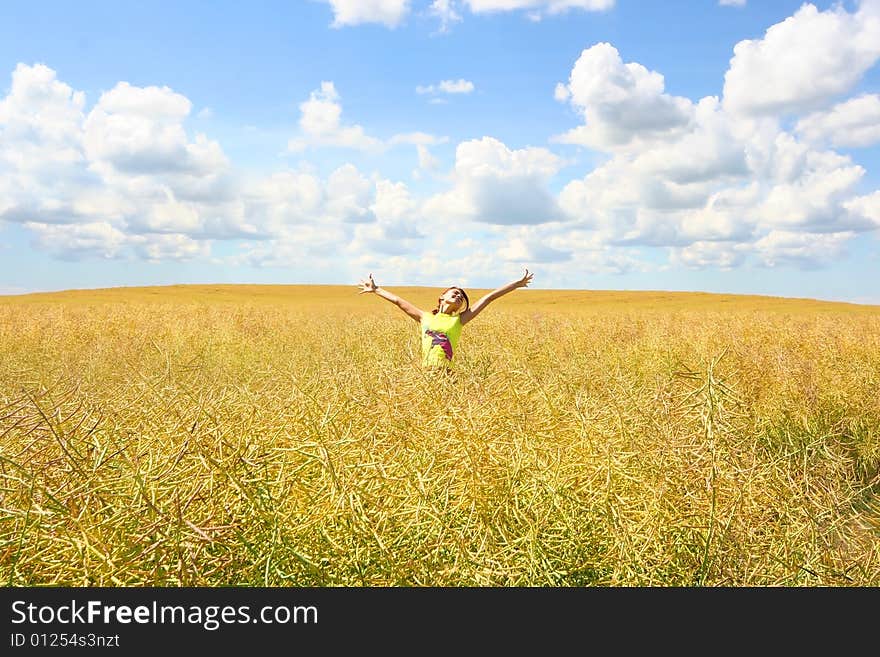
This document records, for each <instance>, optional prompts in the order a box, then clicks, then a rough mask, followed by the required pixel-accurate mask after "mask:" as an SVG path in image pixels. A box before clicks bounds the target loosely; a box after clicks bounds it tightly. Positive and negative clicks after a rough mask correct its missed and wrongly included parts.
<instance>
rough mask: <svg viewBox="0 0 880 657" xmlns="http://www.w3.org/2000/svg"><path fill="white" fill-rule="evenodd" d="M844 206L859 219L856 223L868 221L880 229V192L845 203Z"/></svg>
mask: <svg viewBox="0 0 880 657" xmlns="http://www.w3.org/2000/svg"><path fill="white" fill-rule="evenodd" d="M843 206H844V207H845V208H846V210H847V211H848V212H850V213H851V214H852V215H854V216H855V217H856V218H857V219H856V221H858V220H860V219H866V220H868V221H871V222H873V223H874V226H875V227H876V228H878V229H880V190H878V191H876V192H873V193H871V194H867V195H865V196H857V197H856V198H853V199H850V200H848V201H845V202H844V203H843Z"/></svg>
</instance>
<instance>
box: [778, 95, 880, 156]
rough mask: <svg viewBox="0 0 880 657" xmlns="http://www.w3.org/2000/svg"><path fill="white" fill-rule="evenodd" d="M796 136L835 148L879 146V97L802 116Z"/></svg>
mask: <svg viewBox="0 0 880 657" xmlns="http://www.w3.org/2000/svg"><path fill="white" fill-rule="evenodd" d="M795 132H796V133H797V134H798V136H800V137H801V138H802V139H804V140H805V141H809V142H813V143H816V144H820V145H821V144H830V145H831V146H835V147H864V146H871V145H873V144H877V143H880V96H878V95H877V94H864V95H861V96H859V97H857V98H851V99H849V100H847V101H844V102H842V103H839V104H837V105H835V106H834V107H832V108H831V109H830V110H828V111H825V112H816V113H813V114H810V115H808V116H805V117H804V118H802V119H801V120H799V121H798V122H797V125H796V126H795Z"/></svg>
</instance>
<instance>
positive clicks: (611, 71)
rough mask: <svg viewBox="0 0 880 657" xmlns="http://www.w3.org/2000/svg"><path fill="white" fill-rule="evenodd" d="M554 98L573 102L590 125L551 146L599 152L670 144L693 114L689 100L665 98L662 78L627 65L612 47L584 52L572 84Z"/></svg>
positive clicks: (559, 137) (604, 45)
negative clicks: (575, 146)
mask: <svg viewBox="0 0 880 657" xmlns="http://www.w3.org/2000/svg"><path fill="white" fill-rule="evenodd" d="M554 97H555V98H556V99H557V100H562V101H565V100H568V101H569V102H571V104H572V106H573V107H574V108H575V109H576V110H577V111H578V112H580V113H581V114H583V116H584V119H585V122H586V123H585V125H582V126H579V127H577V128H574V129H573V130H569V131H568V132H566V133H564V134H562V135H557V136H556V137H554V138H552V141H556V142H560V143H567V144H581V145H584V146H591V147H594V148H600V149H612V148H621V147H627V146H629V145H631V144H632V143H633V142H634V141H644V140H651V139H657V138H669V137H671V136H673V135H674V134H675V133H676V131H680V130H682V129H683V128H685V127H687V126H688V124H689V123H690V121H691V119H692V116H693V111H694V109H693V103H691V102H690V101H689V100H687V99H686V98H681V97H677V96H670V95H668V94H666V93H664V81H663V76H662V75H660V74H659V73H657V72H655V71H649V70H648V69H646V68H645V67H644V66H642V65H641V64H638V63H634V62H631V63H628V64H624V63H623V61H622V60H621V58H620V54H619V53H618V52H617V49H616V48H614V46H612V45H611V44H608V43H597V44H596V45H594V46H592V47H590V48H587V49H586V50H584V51H583V52H582V53H581V55H580V57H579V58H578V60H577V62H575V65H574V68H572V70H571V75H570V76H569V82H568V84H567V85H566V84H562V83H560V84H558V85H557V87H556V90H555V92H554Z"/></svg>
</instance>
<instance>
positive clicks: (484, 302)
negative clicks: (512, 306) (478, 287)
mask: <svg viewBox="0 0 880 657" xmlns="http://www.w3.org/2000/svg"><path fill="white" fill-rule="evenodd" d="M533 276H534V274H531V273H529V270H528V269H526V273H525V275H523V277H522V278H520V279H517V280H515V281H512V282H510V283H508V284H507V285H502V286H501V287H499V288H498V289H497V290H493V291H492V292H489V294H487V295H486V296H484V297H482V298H481V299H480V300H479V301H477V302H476V303H475V304H474V305H473V306H471V307H470V308H468V309H467V310H465V311H463V312H462V313H461V323H462V326H463V325H465V324H467V323H468V322H469V321H471V320H472V319H473V318H474V317H476V316H477V315H479V314H480V313H481V312H482V311H483V310H484V309H485V308H486V306H488V305H489V304H490V303H492V302H493V301H495V299H497V298H498V297H503V296H504V295H505V294H507V293H508V292H512V291H513V290H515V289H516V288H518V287H526V286H527V285H528V284H529V283H530V282H531V281H532V277H533Z"/></svg>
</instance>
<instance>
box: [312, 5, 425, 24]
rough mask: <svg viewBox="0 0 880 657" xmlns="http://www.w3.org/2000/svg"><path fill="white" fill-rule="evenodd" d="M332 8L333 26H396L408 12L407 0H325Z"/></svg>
mask: <svg viewBox="0 0 880 657" xmlns="http://www.w3.org/2000/svg"><path fill="white" fill-rule="evenodd" d="M326 1H327V3H328V4H329V5H330V6H331V7H332V8H333V23H332V25H333V27H344V26H346V25H360V24H362V23H381V24H383V25H385V26H386V27H391V28H394V27H397V26H398V25H400V23H401V22H402V21H403V19H404V18H405V17H406V15H407V14H408V13H409V0H326Z"/></svg>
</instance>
